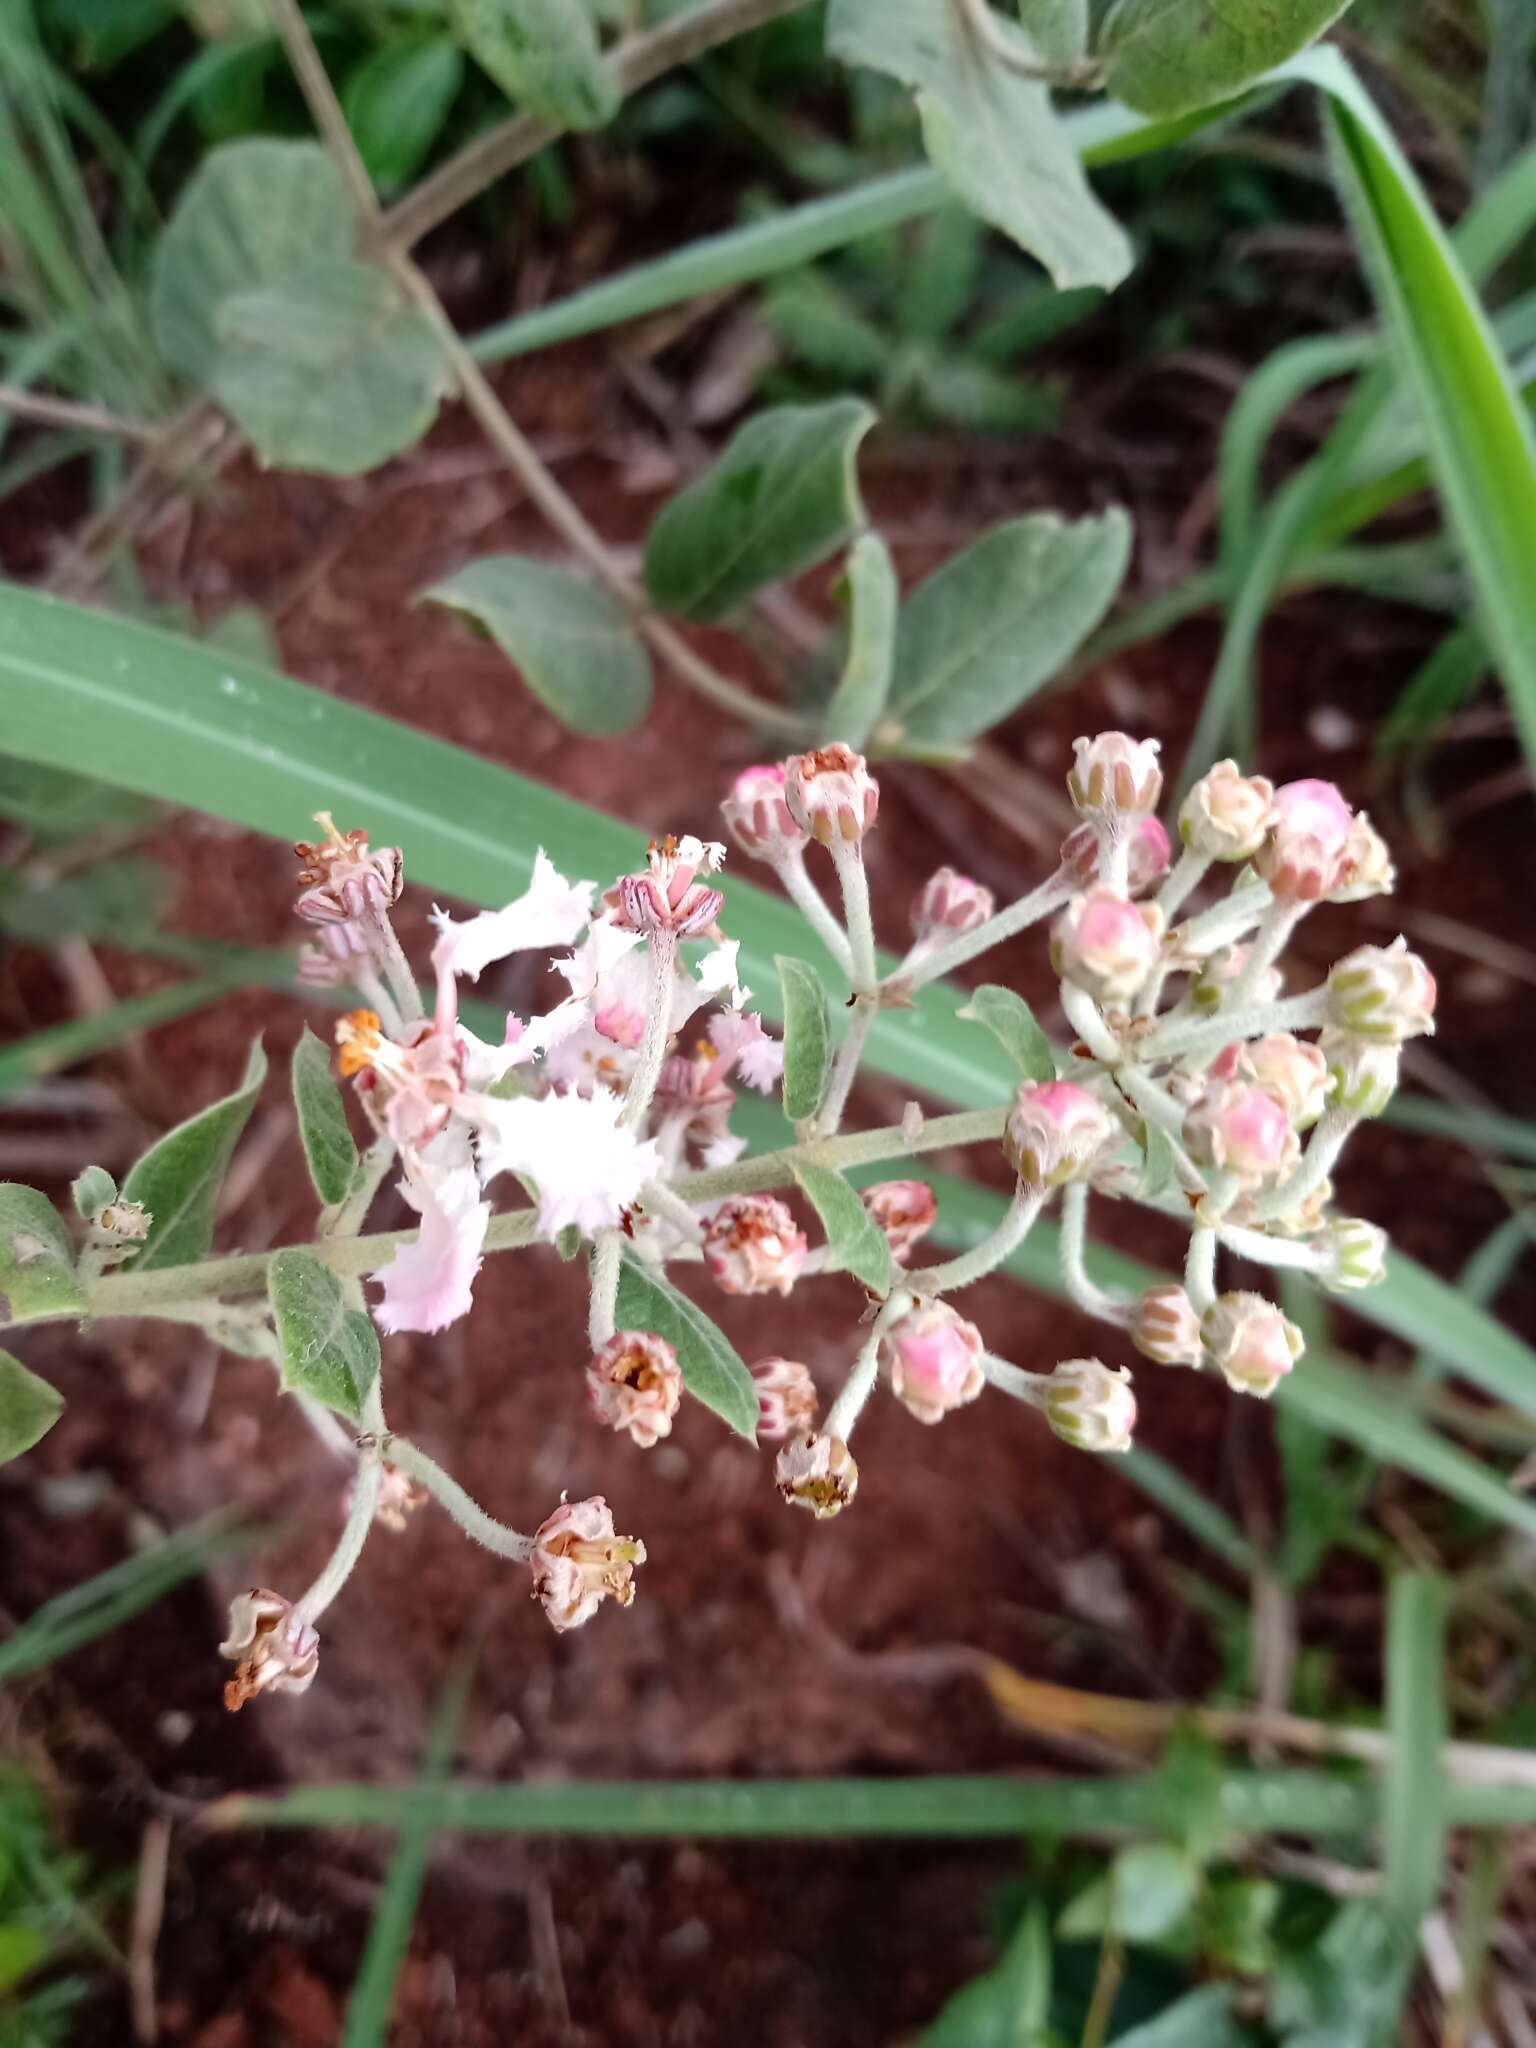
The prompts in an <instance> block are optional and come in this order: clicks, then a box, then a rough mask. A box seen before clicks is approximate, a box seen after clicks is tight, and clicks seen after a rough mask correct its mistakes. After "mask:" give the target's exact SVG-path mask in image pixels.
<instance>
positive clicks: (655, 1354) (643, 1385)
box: [587, 1330, 683, 1451]
mask: <svg viewBox="0 0 1536 2048" xmlns="http://www.w3.org/2000/svg"><path fill="white" fill-rule="evenodd" d="M587 1392H588V1394H589V1396H590V1397H591V1401H592V1408H593V1412H594V1413H595V1414H596V1415H597V1417H598V1418H599V1420H600V1421H602V1422H605V1423H607V1425H608V1427H609V1428H610V1429H627V1430H628V1431H629V1434H630V1436H631V1438H632V1439H633V1441H634V1442H635V1443H637V1444H638V1445H639V1446H640V1448H641V1450H642V1451H648V1450H649V1449H650V1448H651V1446H652V1444H654V1443H656V1442H658V1441H659V1440H660V1439H661V1438H662V1437H664V1436H670V1435H671V1433H672V1418H673V1416H674V1415H675V1414H676V1413H677V1410H678V1404H679V1402H680V1401H681V1400H682V1398H683V1375H682V1373H681V1371H680V1370H679V1369H678V1363H677V1353H676V1352H675V1351H674V1350H673V1349H672V1346H671V1345H670V1344H668V1343H667V1342H666V1341H665V1339H663V1338H661V1337H656V1336H653V1335H652V1334H651V1333H650V1332H649V1331H647V1330H618V1331H616V1332H615V1333H614V1335H613V1336H611V1337H610V1338H609V1339H608V1342H607V1343H606V1344H605V1345H603V1347H602V1349H601V1350H600V1351H598V1352H597V1353H596V1354H595V1355H594V1357H593V1359H592V1363H591V1364H590V1365H589V1366H588V1367H587Z"/></svg>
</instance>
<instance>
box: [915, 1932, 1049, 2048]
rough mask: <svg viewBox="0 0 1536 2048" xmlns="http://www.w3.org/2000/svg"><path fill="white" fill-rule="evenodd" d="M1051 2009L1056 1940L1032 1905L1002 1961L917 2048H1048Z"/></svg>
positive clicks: (960, 1995) (962, 1993)
mask: <svg viewBox="0 0 1536 2048" xmlns="http://www.w3.org/2000/svg"><path fill="white" fill-rule="evenodd" d="M1050 2005H1051V1934H1050V1928H1049V1925H1048V1924H1047V1921H1046V1917H1045V1908H1044V1906H1042V1905H1041V1904H1040V1902H1039V1901H1038V1900H1033V1901H1031V1903H1030V1904H1029V1905H1028V1906H1027V1907H1026V1908H1025V1911H1024V1916H1023V1918H1022V1919H1021V1920H1020V1922H1019V1924H1018V1926H1017V1927H1016V1928H1015V1929H1014V1932H1013V1936H1012V1938H1011V1940H1010V1941H1009V1943H1008V1946H1007V1948H1006V1949H1005V1950H1004V1951H1003V1954H1002V1956H1001V1958H1000V1960H999V1961H998V1962H997V1963H996V1964H995V1965H994V1966H993V1968H992V1969H990V1970H988V1971H987V1972H986V1973H985V1975H983V1976H980V1977H977V1978H975V1979H973V1981H972V1982H971V1983H969V1984H966V1985H963V1986H962V1987H961V1989H960V1990H959V1991H957V1992H956V1993H955V1995H954V1997H953V1998H951V1999H950V2000H949V2002H948V2004H947V2005H946V2006H945V2007H944V2010H943V2011H942V2012H941V2013H940V2014H939V2016H938V2018H937V2019H936V2020H935V2021H934V2022H933V2025H932V2026H931V2027H929V2028H928V2030H927V2031H926V2033H924V2034H923V2035H922V2037H921V2038H920V2040H919V2042H918V2044H917V2048H1044V2044H1045V2042H1046V2040H1047V2039H1048V2036H1047V2034H1046V2031H1045V2028H1046V2021H1047V2019H1048V2017H1049V2014H1050Z"/></svg>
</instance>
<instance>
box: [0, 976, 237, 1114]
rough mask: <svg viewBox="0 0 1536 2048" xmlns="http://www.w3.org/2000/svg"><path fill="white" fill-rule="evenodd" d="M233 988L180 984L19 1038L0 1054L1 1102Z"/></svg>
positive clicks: (207, 983) (216, 984)
mask: <svg viewBox="0 0 1536 2048" xmlns="http://www.w3.org/2000/svg"><path fill="white" fill-rule="evenodd" d="M233 985H234V984H233V983H231V982H225V981H180V982H174V983H172V985H171V986H170V987H169V988H157V989H155V990H153V991H152V992H151V993H150V994H149V995H147V996H129V997H128V998H127V999H126V1001H123V1002H118V1003H114V1004H113V1005H112V1007H111V1008H110V1009H109V1010H95V1011H92V1012H90V1013H89V1014H88V1015H86V1016H84V1017H71V1018H70V1020H69V1022H68V1023H67V1024H51V1025H49V1026H48V1028H47V1029H46V1030H44V1031H34V1032H33V1033H32V1035H31V1037H30V1038H18V1039H17V1040H16V1041H15V1043H14V1044H12V1045H8V1046H6V1047H5V1048H4V1049H3V1050H0V1096H4V1095H8V1094H10V1093H11V1092H12V1091H13V1090H14V1089H17V1088H20V1087H21V1086H22V1085H23V1084H24V1083H25V1082H27V1081H33V1080H36V1079H37V1077H38V1076H39V1075H40V1074H56V1073H58V1072H59V1071H60V1070H61V1069H62V1068H64V1067H67V1066H70V1065H72V1064H73V1063H74V1062H75V1061H76V1060H83V1059H88V1058H89V1057H90V1056H91V1054H92V1053H97V1052H104V1051H105V1050H106V1049H107V1048H108V1047H109V1046H113V1045H117V1044H120V1043H121V1041H122V1040H123V1039H125V1038H132V1037H133V1036H134V1034H135V1033H136V1032H140V1031H148V1030H150V1029H151V1028H152V1027H153V1026H154V1025H156V1024H165V1023H168V1022H169V1021H170V1019H171V1018H173V1017H184V1016H186V1015H187V1013H188V1012H189V1011H191V1010H201V1009H205V1008H206V1007H207V1006H208V1004H209V1003H215V1002H217V1001H218V999H219V997H220V996H224V995H228V994H229V992H230V989H231V987H232V986H233Z"/></svg>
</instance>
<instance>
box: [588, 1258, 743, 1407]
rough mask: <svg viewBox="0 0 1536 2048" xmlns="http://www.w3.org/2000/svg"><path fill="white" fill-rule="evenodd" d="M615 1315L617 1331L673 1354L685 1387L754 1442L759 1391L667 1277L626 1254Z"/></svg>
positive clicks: (729, 1347)
mask: <svg viewBox="0 0 1536 2048" xmlns="http://www.w3.org/2000/svg"><path fill="white" fill-rule="evenodd" d="M616 1313H617V1316H618V1326H619V1328H620V1329H621V1330H648V1331H649V1332H650V1333H651V1335H652V1336H654V1337H660V1338H661V1339H662V1341H663V1342H664V1343H667V1344H670V1345H671V1346H672V1349H673V1350H674V1351H675V1352H676V1353H677V1363H678V1368H679V1370H680V1371H681V1373H682V1375H683V1385H684V1386H685V1387H686V1388H687V1389H688V1391H689V1393H690V1394H692V1395H693V1397H694V1399H695V1400H696V1401H702V1402H703V1403H704V1406H705V1407H706V1408H712V1409H713V1410H714V1412H715V1414H716V1415H718V1416H719V1417H720V1419H721V1421H722V1422H726V1423H728V1424H729V1425H730V1427H731V1428H732V1429H734V1430H735V1432H736V1434H737V1435H738V1436H744V1437H746V1439H747V1440H748V1442H749V1443H755V1442H756V1441H757V1389H756V1387H755V1386H754V1385H753V1383H752V1375H751V1374H750V1373H749V1372H748V1371H747V1368H746V1367H745V1365H743V1363H742V1361H741V1359H740V1358H739V1357H738V1356H737V1354H736V1351H735V1349H734V1347H733V1346H732V1345H731V1343H730V1341H729V1339H728V1338H727V1337H726V1335H725V1333H724V1332H723V1331H722V1330H719V1329H717V1328H716V1327H715V1325H714V1324H713V1323H712V1322H711V1321H710V1319H709V1317H708V1316H707V1315H705V1313H704V1311H703V1309H701V1308H698V1307H696V1306H695V1304H694V1303H693V1302H691V1301H690V1300H689V1299H688V1297H687V1295H686V1294H681V1293H679V1291H678V1290H677V1288H675V1287H674V1286H673V1285H672V1283H671V1281H670V1280H668V1278H667V1277H666V1275H665V1274H664V1273H662V1272H659V1271H658V1270H657V1269H656V1268H655V1267H652V1266H647V1265H644V1264H642V1263H641V1261H640V1260H639V1259H638V1258H636V1257H635V1255H634V1254H633V1253H632V1252H630V1251H628V1250H626V1251H625V1253H624V1262H623V1264H622V1266H621V1267H620V1268H619V1295H618V1302H617V1309H616Z"/></svg>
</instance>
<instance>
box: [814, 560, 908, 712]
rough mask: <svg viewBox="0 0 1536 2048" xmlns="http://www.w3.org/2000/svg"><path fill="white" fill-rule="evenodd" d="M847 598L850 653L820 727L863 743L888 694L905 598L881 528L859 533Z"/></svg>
mask: <svg viewBox="0 0 1536 2048" xmlns="http://www.w3.org/2000/svg"><path fill="white" fill-rule="evenodd" d="M848 602H849V625H848V657H847V659H846V661H845V662H844V663H843V674H842V680H841V681H840V682H839V683H838V686H837V688H836V689H835V690H834V691H833V692H832V696H831V699H830V700H829V702H828V704H827V708H826V710H825V711H824V712H823V713H822V717H821V731H822V738H823V739H825V740H844V741H846V743H847V744H848V745H849V746H850V747H862V746H863V745H864V742H865V741H866V740H867V739H868V738H869V735H870V733H871V731H872V730H873V729H874V725H875V722H876V720H877V719H878V718H879V716H880V714H881V712H882V711H883V710H884V709H885V700H886V698H887V697H888V696H889V695H890V689H891V675H892V671H893V666H894V662H895V658H896V613H897V609H898V607H899V605H900V603H901V586H900V584H899V583H898V582H897V580H896V564H895V563H894V562H893V561H892V560H891V551H890V549H889V548H888V547H887V546H886V544H885V542H884V541H883V540H882V539H881V538H880V536H879V534H878V533H862V534H860V536H859V538H858V539H857V540H856V541H855V542H854V544H853V546H852V547H851V548H850V549H849V550H848Z"/></svg>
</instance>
